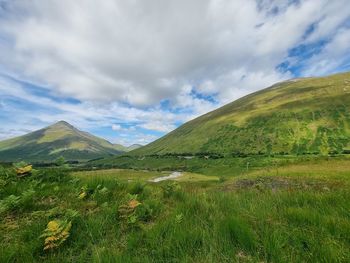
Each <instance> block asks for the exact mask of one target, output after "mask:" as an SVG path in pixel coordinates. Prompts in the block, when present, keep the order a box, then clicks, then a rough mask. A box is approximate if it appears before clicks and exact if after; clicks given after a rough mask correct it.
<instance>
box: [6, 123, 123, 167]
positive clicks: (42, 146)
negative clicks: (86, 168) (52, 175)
mask: <svg viewBox="0 0 350 263" xmlns="http://www.w3.org/2000/svg"><path fill="white" fill-rule="evenodd" d="M120 147H123V146H118V145H113V144H111V143H110V142H108V141H106V140H104V139H102V138H98V137H96V136H93V135H91V134H89V133H87V132H83V131H80V130H78V129H76V128H74V127H73V126H72V125H70V124H69V123H67V122H64V121H60V122H58V123H56V124H54V125H51V126H49V127H47V128H44V129H41V130H38V131H35V132H32V133H29V134H26V135H24V136H20V137H17V138H13V139H10V140H6V141H2V142H0V160H1V161H14V160H27V161H50V160H54V159H56V158H57V157H59V156H63V157H65V158H66V159H67V160H89V159H94V158H99V157H103V156H108V155H113V154H118V153H121V152H122V151H121V150H120Z"/></svg>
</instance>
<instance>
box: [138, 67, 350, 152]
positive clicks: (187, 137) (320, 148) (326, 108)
mask: <svg viewBox="0 0 350 263" xmlns="http://www.w3.org/2000/svg"><path fill="white" fill-rule="evenodd" d="M347 152H350V73H342V74H337V75H332V76H328V77H321V78H305V79H295V80H290V81H285V82H282V83H278V84H275V85H273V86H272V87H270V88H267V89H264V90H261V91H259V92H256V93H253V94H250V95H248V96H245V97H243V98H241V99H239V100H236V101H234V102H232V103H230V104H227V105H225V106H223V107H221V108H219V109H217V110H215V111H212V112H209V113H207V114H205V115H203V116H201V117H198V118H196V119H194V120H192V121H189V122H187V123H185V124H184V125H182V126H181V127H179V128H178V129H176V130H174V131H172V132H170V133H169V134H167V135H165V136H164V137H162V138H160V139H158V140H156V141H155V142H153V143H150V144H149V145H147V146H145V147H142V148H140V149H137V150H135V151H133V152H132V154H134V155H152V154H159V155H164V154H169V153H170V154H172V153H174V154H178V153H179V154H180V153H188V154H195V153H220V154H226V155H227V154H229V155H231V154H232V155H234V156H237V155H242V154H243V155H246V154H248V155H249V154H252V155H255V154H323V155H327V154H329V153H347Z"/></svg>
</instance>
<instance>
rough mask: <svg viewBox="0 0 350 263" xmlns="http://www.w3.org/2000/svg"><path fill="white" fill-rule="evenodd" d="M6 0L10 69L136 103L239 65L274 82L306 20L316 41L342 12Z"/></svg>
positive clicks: (84, 93)
mask: <svg viewBox="0 0 350 263" xmlns="http://www.w3.org/2000/svg"><path fill="white" fill-rule="evenodd" d="M4 3H5V4H4V5H3V6H4V7H3V10H2V14H1V17H2V18H1V26H0V32H1V35H3V36H4V40H3V41H1V50H2V52H1V56H0V57H1V58H2V59H1V63H2V64H7V67H8V70H12V71H14V72H16V73H17V74H20V75H22V76H23V77H26V78H30V79H31V80H33V81H36V82H37V83H41V84H45V85H47V87H48V88H50V89H51V91H52V92H53V93H55V94H60V95H64V96H70V97H74V98H77V99H79V100H83V101H107V102H111V101H119V102H127V103H130V104H131V105H134V106H142V105H148V106H149V105H153V104H154V103H158V102H159V101H161V100H162V99H168V98H173V97H176V95H178V94H179V92H180V89H179V87H181V86H182V85H187V84H190V85H193V84H195V83H196V82H202V81H201V79H202V78H203V77H204V76H209V80H206V81H205V82H203V83H200V84H201V87H202V90H203V91H204V86H205V85H207V84H208V83H210V81H212V83H213V84H212V85H215V84H216V83H215V79H222V78H224V77H225V76H226V75H228V74H231V72H237V71H239V70H241V68H244V69H245V71H247V72H249V73H250V72H251V73H252V74H253V75H256V74H263V75H268V74H269V75H270V78H273V76H274V75H276V74H277V73H276V72H275V71H274V68H275V66H276V65H277V64H278V62H279V61H280V60H281V59H282V58H283V57H284V56H285V55H286V54H287V51H288V49H290V48H291V47H293V46H294V45H295V44H296V43H297V42H298V41H300V40H301V39H302V37H303V35H304V34H305V31H306V30H307V29H308V27H309V26H310V25H311V24H313V23H318V24H317V25H318V26H317V27H316V29H315V30H314V32H313V33H312V39H313V40H315V39H319V38H320V37H322V36H327V35H328V34H329V32H331V31H332V30H334V28H335V27H337V26H339V24H341V23H342V22H344V20H345V19H346V18H348V16H349V11H346V10H347V8H341V7H342V6H346V3H347V1H341V0H338V1H332V2H329V1H323V0H319V1H295V2H293V1H288V2H287V1H246V0H240V1H225V0H212V1H209V0H192V1H187V0H186V1H185V0H180V1H173V2H171V3H164V1H160V0H152V1H147V2H143V1H136V2H135V1H131V2H129V1H127V2H125V1H118V0H116V1H114V0H105V1H103V3H102V2H101V3H96V1H92V0H87V1H84V2H83V1H69V0H59V1H58V0H50V1H5V2H4ZM286 3H288V4H286ZM341 4H343V5H341ZM274 10H275V11H274ZM276 10H277V11H276ZM339 10H340V12H339ZM233 14H234V15H233ZM310 37H311V36H310ZM10 56H11V57H10ZM249 73H248V74H249ZM268 77H269V76H267V78H268ZM282 77H283V78H286V77H288V75H287V76H282ZM208 81H209V82H208ZM234 84H235V83H231V85H228V86H227V87H225V88H224V91H223V92H224V93H225V94H232V92H228V91H227V90H228V89H231V88H232V87H234V86H236V85H234ZM264 84H265V83H263V84H261V85H260V88H262V87H263V85H264ZM220 90H223V88H221V89H220Z"/></svg>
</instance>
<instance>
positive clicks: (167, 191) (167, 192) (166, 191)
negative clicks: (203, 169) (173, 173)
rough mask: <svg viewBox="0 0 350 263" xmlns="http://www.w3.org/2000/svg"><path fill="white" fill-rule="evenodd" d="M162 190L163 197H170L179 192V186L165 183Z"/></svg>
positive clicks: (173, 183)
mask: <svg viewBox="0 0 350 263" xmlns="http://www.w3.org/2000/svg"><path fill="white" fill-rule="evenodd" d="M162 188H163V195H164V197H171V196H173V195H175V194H176V193H178V192H179V191H180V190H181V186H180V185H179V184H178V183H176V182H170V183H167V184H166V185H165V186H163V187H162Z"/></svg>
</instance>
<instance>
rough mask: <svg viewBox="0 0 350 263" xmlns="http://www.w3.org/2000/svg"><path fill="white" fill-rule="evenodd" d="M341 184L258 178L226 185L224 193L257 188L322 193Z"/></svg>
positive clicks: (286, 178) (295, 179)
mask: <svg viewBox="0 0 350 263" xmlns="http://www.w3.org/2000/svg"><path fill="white" fill-rule="evenodd" d="M340 184H341V182H339V183H338V182H333V183H332V184H330V183H329V182H327V181H320V180H301V179H297V178H289V177H258V178H254V179H240V180H237V181H235V182H234V183H230V184H226V185H225V186H224V187H223V190H224V191H234V190H242V189H251V188H255V189H258V190H272V191H276V190H279V189H281V190H282V189H285V190H304V189H314V190H320V191H330V190H332V189H333V188H336V187H338V186H340Z"/></svg>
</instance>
